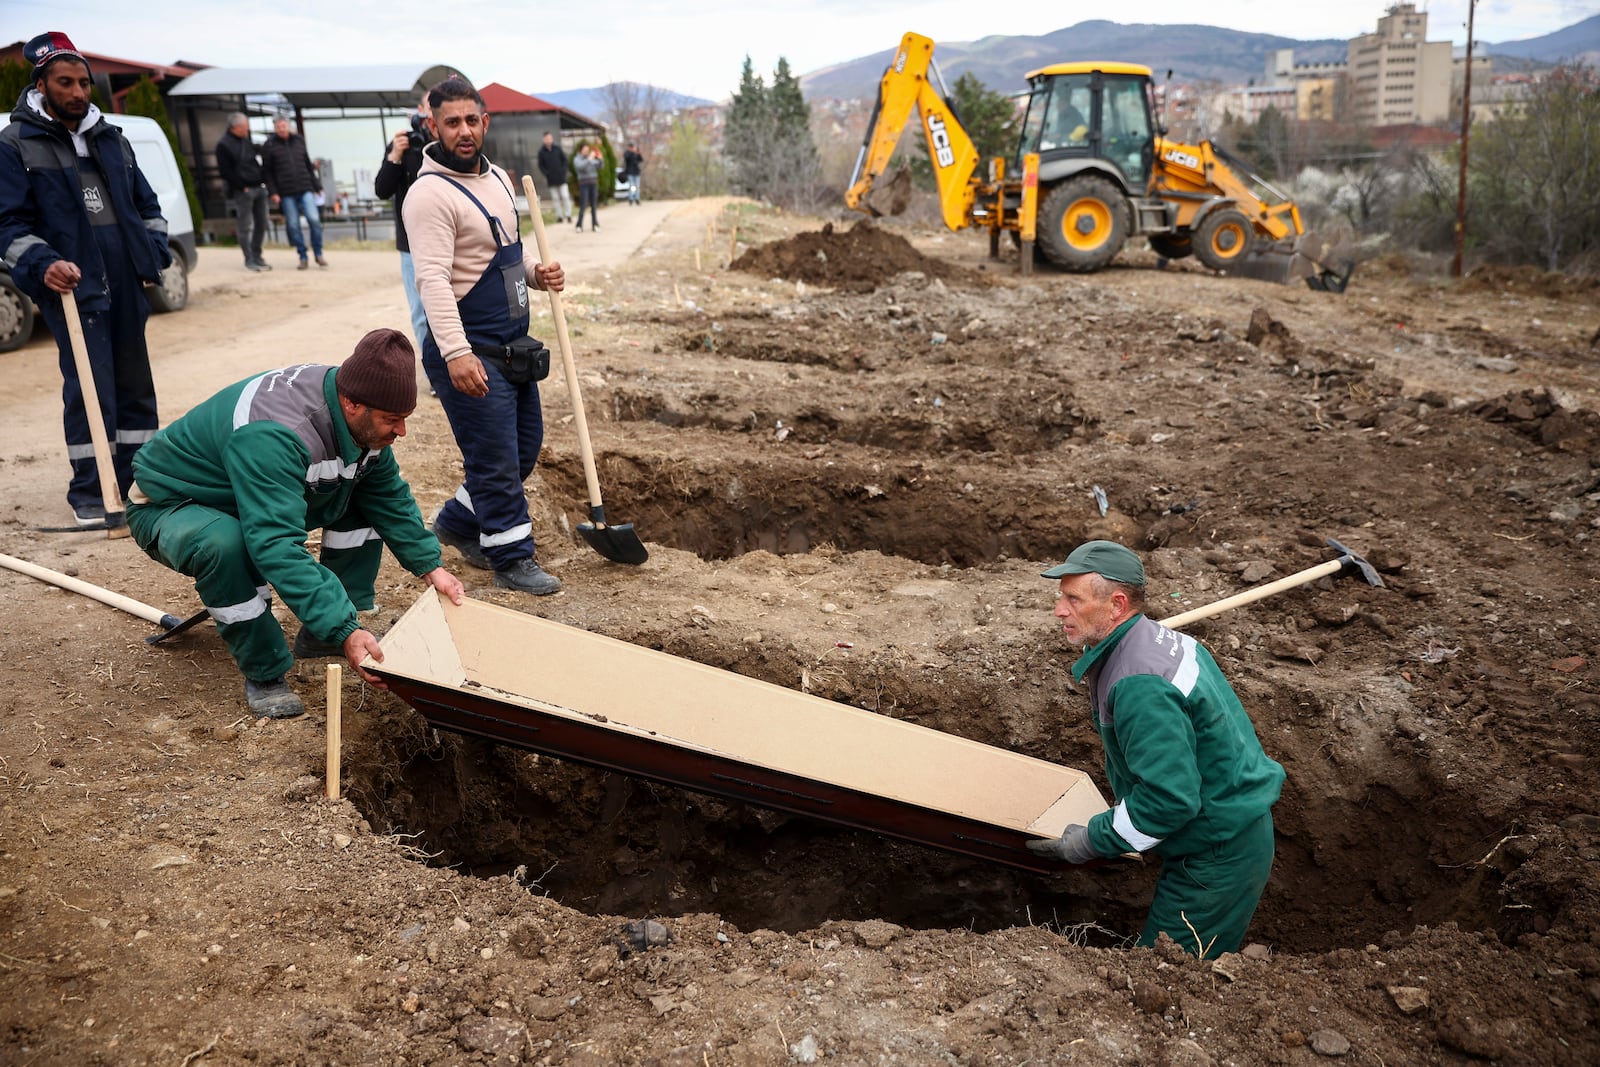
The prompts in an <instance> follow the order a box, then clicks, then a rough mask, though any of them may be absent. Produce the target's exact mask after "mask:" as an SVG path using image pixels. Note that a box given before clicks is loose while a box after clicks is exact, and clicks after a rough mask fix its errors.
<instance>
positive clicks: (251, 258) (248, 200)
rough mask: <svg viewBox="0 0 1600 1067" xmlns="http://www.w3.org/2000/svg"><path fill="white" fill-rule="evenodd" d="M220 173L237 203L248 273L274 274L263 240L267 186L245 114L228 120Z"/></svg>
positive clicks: (219, 160)
mask: <svg viewBox="0 0 1600 1067" xmlns="http://www.w3.org/2000/svg"><path fill="white" fill-rule="evenodd" d="M217 170H218V171H219V172H221V174H222V182H223V184H224V185H226V186H227V187H228V196H229V198H231V199H232V201H233V211H234V215H235V216H236V217H237V219H238V225H237V227H236V232H237V234H238V237H239V251H241V252H243V253H244V266H245V269H246V270H271V269H272V266H271V265H270V264H269V263H267V261H266V260H264V259H262V258H261V240H262V238H263V237H264V236H265V235H266V232H267V186H266V183H264V182H263V181H262V180H261V159H260V156H259V155H257V151H256V146H255V143H254V142H253V141H251V140H250V120H249V119H248V118H246V117H245V114H244V112H242V111H235V112H234V113H233V114H231V115H229V116H228V129H227V132H226V133H224V134H223V135H222V139H221V140H219V141H218V142H217Z"/></svg>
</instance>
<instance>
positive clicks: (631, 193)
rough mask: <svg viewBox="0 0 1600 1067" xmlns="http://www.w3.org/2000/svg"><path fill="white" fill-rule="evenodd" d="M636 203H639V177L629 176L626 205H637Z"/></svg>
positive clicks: (635, 175)
mask: <svg viewBox="0 0 1600 1067" xmlns="http://www.w3.org/2000/svg"><path fill="white" fill-rule="evenodd" d="M638 202H639V175H637V174H630V175H628V203H630V204H637V203H638Z"/></svg>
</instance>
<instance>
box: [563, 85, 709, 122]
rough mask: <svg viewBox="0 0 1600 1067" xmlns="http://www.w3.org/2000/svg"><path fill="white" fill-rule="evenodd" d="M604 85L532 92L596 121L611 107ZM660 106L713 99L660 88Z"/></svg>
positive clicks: (698, 104) (693, 104)
mask: <svg viewBox="0 0 1600 1067" xmlns="http://www.w3.org/2000/svg"><path fill="white" fill-rule="evenodd" d="M606 88H607V87H606V86H604V85H597V86H595V87H593V88H590V89H563V90H561V91H560V92H557V93H534V94H533V95H534V96H537V97H539V98H540V99H541V100H548V101H550V102H551V103H552V104H556V105H558V106H560V107H564V108H566V109H567V110H569V111H576V112H577V113H578V114H580V115H585V116H587V117H589V118H591V119H595V120H596V121H604V120H605V119H607V118H608V116H607V112H608V111H609V110H610V109H611V105H610V100H609V98H608V97H607V96H606ZM657 88H658V91H659V92H660V93H661V107H662V109H663V110H668V111H671V110H676V109H678V108H685V107H704V106H706V105H707V104H711V103H713V102H714V101H711V100H706V99H703V98H701V97H698V96H685V95H684V94H683V93H675V92H673V91H672V90H670V89H660V88H659V87H657Z"/></svg>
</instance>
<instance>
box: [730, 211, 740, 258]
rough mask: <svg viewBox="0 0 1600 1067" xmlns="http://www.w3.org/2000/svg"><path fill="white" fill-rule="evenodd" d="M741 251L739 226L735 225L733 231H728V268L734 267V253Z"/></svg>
mask: <svg viewBox="0 0 1600 1067" xmlns="http://www.w3.org/2000/svg"><path fill="white" fill-rule="evenodd" d="M738 251H739V224H738V223H737V222H736V223H734V224H733V229H731V230H729V231H728V266H730V267H731V266H733V260H734V253H736V252H738Z"/></svg>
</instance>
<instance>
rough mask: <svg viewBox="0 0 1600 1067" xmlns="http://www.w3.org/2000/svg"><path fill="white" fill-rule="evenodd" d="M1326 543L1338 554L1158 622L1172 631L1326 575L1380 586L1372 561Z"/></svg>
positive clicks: (1341, 546) (1339, 546)
mask: <svg viewBox="0 0 1600 1067" xmlns="http://www.w3.org/2000/svg"><path fill="white" fill-rule="evenodd" d="M1328 544H1330V545H1332V546H1333V548H1334V551H1336V552H1338V553H1339V557H1338V558H1337V559H1330V560H1328V561H1327V562H1326V563H1319V564H1317V565H1316V566H1315V567H1307V568H1306V569H1305V570H1303V571H1299V572H1297V573H1295V574H1291V575H1289V576H1288V577H1287V578H1279V579H1278V580H1277V581H1275V582H1268V583H1267V584H1266V585H1259V586H1256V588H1254V589H1246V590H1245V591H1244V592H1242V593H1235V594H1234V595H1233V596H1230V597H1225V598H1223V599H1222V600H1218V601H1217V602H1215V603H1213V604H1206V605H1204V606H1203V607H1198V608H1195V609H1193V610H1192V611H1186V612H1184V613H1183V614H1181V615H1174V616H1173V617H1172V618H1170V619H1161V620H1159V621H1160V623H1161V625H1162V626H1165V627H1166V628H1167V629H1169V630H1176V629H1179V628H1180V627H1183V626H1187V625H1188V624H1189V623H1191V622H1199V621H1200V620H1201V619H1209V618H1211V616H1213V615H1221V614H1222V613H1223V612H1224V611H1231V610H1232V609H1234V608H1238V607H1243V606H1244V605H1246V604H1253V603H1255V602H1256V601H1257V600H1264V599H1265V598H1267V597H1269V596H1272V595H1274V594H1276V593H1282V592H1284V591H1285V590H1288V589H1293V588H1295V587H1296V586H1301V585H1305V584H1307V583H1308V582H1314V581H1316V580H1317V579H1318V578H1322V577H1324V576H1326V575H1329V574H1354V575H1356V576H1357V577H1359V578H1360V579H1361V580H1362V581H1364V582H1366V583H1367V584H1368V585H1377V586H1381V585H1383V578H1382V577H1381V576H1380V575H1379V574H1378V569H1377V568H1376V567H1374V566H1373V565H1372V564H1370V563H1368V562H1367V561H1366V560H1364V559H1362V558H1361V557H1360V556H1358V555H1356V554H1355V553H1354V552H1352V551H1351V550H1350V549H1348V548H1346V547H1345V546H1344V545H1341V544H1340V543H1339V542H1337V541H1335V540H1334V539H1333V538H1331V537H1330V538H1328Z"/></svg>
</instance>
